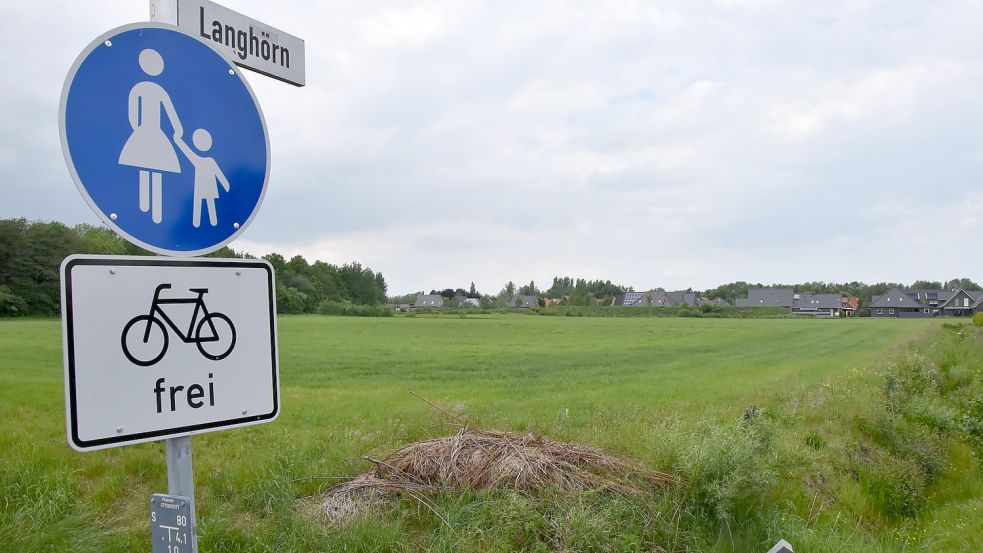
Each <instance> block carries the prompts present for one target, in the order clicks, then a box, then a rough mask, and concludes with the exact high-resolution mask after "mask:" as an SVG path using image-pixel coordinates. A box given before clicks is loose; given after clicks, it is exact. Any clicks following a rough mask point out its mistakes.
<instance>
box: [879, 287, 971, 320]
mask: <svg viewBox="0 0 983 553" xmlns="http://www.w3.org/2000/svg"><path fill="white" fill-rule="evenodd" d="M868 309H869V311H870V316H871V317H906V318H910V317H967V316H972V315H973V314H974V313H978V312H983V291H979V290H963V289H959V290H899V289H897V288H891V289H890V290H888V291H887V292H885V293H884V294H881V295H879V296H874V297H873V298H871V301H870V306H869V307H868Z"/></svg>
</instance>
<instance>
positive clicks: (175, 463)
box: [164, 436, 198, 553]
mask: <svg viewBox="0 0 983 553" xmlns="http://www.w3.org/2000/svg"><path fill="white" fill-rule="evenodd" d="M164 444H165V445H166V448H167V493H169V494H170V495H181V496H184V497H187V498H188V500H189V501H190V502H191V521H190V522H191V553H197V551H198V517H197V516H196V515H195V475H194V471H193V470H192V464H191V436H182V437H180V438H170V439H167V440H164Z"/></svg>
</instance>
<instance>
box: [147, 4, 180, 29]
mask: <svg viewBox="0 0 983 553" xmlns="http://www.w3.org/2000/svg"><path fill="white" fill-rule="evenodd" d="M150 20H151V21H153V22H156V23H166V24H168V25H177V0H150Z"/></svg>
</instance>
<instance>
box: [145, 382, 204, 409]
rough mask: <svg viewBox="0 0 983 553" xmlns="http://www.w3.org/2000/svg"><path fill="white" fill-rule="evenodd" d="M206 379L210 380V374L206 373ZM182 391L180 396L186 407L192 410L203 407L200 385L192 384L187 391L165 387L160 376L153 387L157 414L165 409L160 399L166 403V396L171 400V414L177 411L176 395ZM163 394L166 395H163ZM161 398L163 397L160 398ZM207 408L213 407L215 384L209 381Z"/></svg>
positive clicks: (177, 387)
mask: <svg viewBox="0 0 983 553" xmlns="http://www.w3.org/2000/svg"><path fill="white" fill-rule="evenodd" d="M208 378H209V379H211V378H212V373H208ZM182 391H184V393H183V394H181V396H182V397H183V398H184V399H185V400H186V401H187V403H188V407H191V408H192V409H199V408H201V407H204V405H205V401H204V399H205V387H204V386H202V385H201V384H192V385H190V386H188V387H187V390H185V387H184V386H182V385H178V386H165V385H164V377H163V376H162V377H160V378H158V379H157V383H156V385H155V386H154V396H156V397H157V412H158V413H161V412H162V411H163V409H164V408H165V407H166V406H165V405H164V403H163V401H162V399H163V400H165V401H166V398H167V397H168V396H170V398H171V412H172V413H173V412H174V411H177V404H178V401H177V395H178V394H180V393H181V392H182ZM165 392H167V393H166V394H165ZM161 396H164V397H163V398H161ZM208 406H209V407H214V406H215V383H214V382H212V381H211V380H209V381H208Z"/></svg>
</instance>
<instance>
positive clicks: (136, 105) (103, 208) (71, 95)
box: [59, 23, 293, 256]
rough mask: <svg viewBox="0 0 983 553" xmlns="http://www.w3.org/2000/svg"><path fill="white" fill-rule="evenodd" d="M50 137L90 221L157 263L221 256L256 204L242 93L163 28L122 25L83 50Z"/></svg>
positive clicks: (249, 99) (250, 118)
mask: <svg viewBox="0 0 983 553" xmlns="http://www.w3.org/2000/svg"><path fill="white" fill-rule="evenodd" d="M291 55H293V53H292V52H291ZM59 130H60V132H61V144H62V152H63V154H64V156H65V162H66V163H67V165H68V169H69V172H70V173H71V175H72V178H73V180H74V181H75V184H76V186H77V187H78V189H79V192H81V194H82V197H83V198H84V199H85V200H86V202H88V204H89V206H90V207H91V208H92V210H93V211H94V212H95V213H96V215H98V216H99V218H100V219H101V220H102V222H103V223H105V224H106V225H107V226H109V227H110V228H111V229H113V230H115V231H116V232H117V233H119V234H120V235H122V236H123V237H124V238H126V239H127V240H129V241H130V242H133V243H134V244H136V245H138V246H140V247H143V248H145V249H147V250H150V251H153V252H156V253H159V254H164V255H173V256H196V255H204V254H206V253H209V252H212V251H215V250H217V249H219V248H221V247H222V246H224V245H226V244H228V243H229V242H231V241H232V240H234V239H235V238H236V237H237V236H239V235H240V234H241V233H242V232H243V231H244V230H245V229H246V227H247V226H248V225H249V223H250V222H252V220H253V218H254V217H255V215H256V213H257V212H258V210H259V207H260V205H261V203H262V201H263V197H264V196H265V194H266V187H267V183H268V181H269V175H270V141H269V135H268V133H267V129H266V122H265V120H264V118H263V113H262V111H261V110H260V107H259V104H258V102H257V101H256V97H255V95H254V94H253V91H252V89H251V88H250V87H249V85H248V83H247V82H246V80H245V79H244V78H243V76H242V75H241V71H240V70H239V69H238V68H236V66H235V65H234V64H233V63H232V62H231V61H229V59H227V58H226V57H225V56H224V54H222V53H221V52H220V50H219V49H218V48H217V47H215V46H214V45H209V44H208V43H205V42H202V41H201V40H199V39H198V38H196V37H195V36H193V35H191V34H188V33H186V32H184V31H182V30H179V29H178V28H176V27H174V26H172V25H163V24H157V23H134V24H131V25H124V26H122V27H117V28H116V29H113V30H111V31H109V32H107V33H105V34H103V35H101V36H100V37H98V38H97V39H95V40H94V41H93V42H92V43H90V44H89V45H88V46H87V47H86V48H85V49H84V50H83V51H82V53H81V54H80V55H79V57H78V59H76V61H75V63H74V64H73V65H72V68H71V69H70V70H69V72H68V76H67V78H66V80H65V85H64V87H63V89H62V95H61V104H60V112H59Z"/></svg>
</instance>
